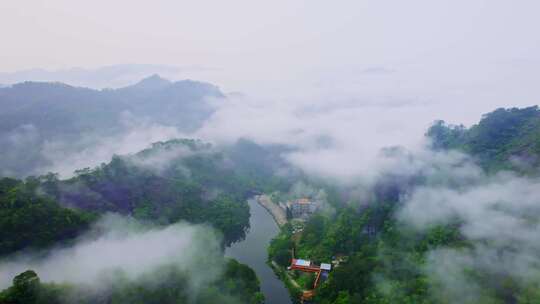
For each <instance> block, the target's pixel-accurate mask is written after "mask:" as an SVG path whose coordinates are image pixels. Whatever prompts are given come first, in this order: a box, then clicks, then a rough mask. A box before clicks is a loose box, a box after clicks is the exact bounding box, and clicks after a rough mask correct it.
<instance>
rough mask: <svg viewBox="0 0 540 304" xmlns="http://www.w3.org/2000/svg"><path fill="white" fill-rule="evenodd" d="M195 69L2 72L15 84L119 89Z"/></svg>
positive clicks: (123, 67)
mask: <svg viewBox="0 0 540 304" xmlns="http://www.w3.org/2000/svg"><path fill="white" fill-rule="evenodd" d="M194 69H197V68H194V67H187V68H186V67H176V66H168V65H157V64H117V65H110V66H104V67H100V68H96V69H84V68H70V69H61V70H45V69H28V70H21V71H15V72H0V83H2V84H6V85H11V84H16V83H19V82H24V81H39V82H63V83H67V84H70V85H73V86H83V87H90V88H96V89H101V88H119V87H124V86H127V85H130V84H132V83H134V82H136V81H138V80H139V79H141V78H144V77H147V76H148V75H152V74H160V75H163V76H165V77H172V78H174V79H176V78H177V77H178V76H179V75H180V74H181V73H182V72H185V71H193V70H194ZM199 69H200V68H199Z"/></svg>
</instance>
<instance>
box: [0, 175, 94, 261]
mask: <svg viewBox="0 0 540 304" xmlns="http://www.w3.org/2000/svg"><path fill="white" fill-rule="evenodd" d="M38 187H39V182H38V181H37V180H35V179H32V180H28V181H27V182H23V181H19V180H15V179H10V178H3V179H0V256H3V255H6V254H9V253H12V252H15V251H18V250H23V249H42V248H46V247H49V246H51V245H52V244H55V243H58V242H62V241H67V240H70V239H73V238H75V237H76V236H78V235H79V234H80V233H82V232H83V231H85V230H86V229H88V227H89V226H90V223H91V222H92V221H93V220H94V219H95V216H94V215H93V214H91V213H88V212H85V211H80V210H72V209H68V208H64V207H62V206H60V205H59V204H58V203H57V202H56V201H55V200H53V199H49V198H45V197H43V196H39V195H36V194H35V193H36V190H37V188H38Z"/></svg>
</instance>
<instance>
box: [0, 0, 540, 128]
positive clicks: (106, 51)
mask: <svg viewBox="0 0 540 304" xmlns="http://www.w3.org/2000/svg"><path fill="white" fill-rule="evenodd" d="M539 12H540V1H536V0H519V1H505V0H490V1H488V0H485V1H483V0H448V1H434V0H409V1H386V0H377V1H360V0H357V1H338V2H336V1H315V0H305V1H301V0H294V1H291V0H283V1H281V0H274V1H264V2H263V1H247V0H246V1H235V0H231V1H206V0H201V1H179V0H161V1H159V0H158V1H133V0H129V1H128V0H115V1H105V0H95V1H74V0H54V1H49V0H33V1H30V0H28V1H19V0H3V1H1V2H0V36H1V39H2V40H1V41H2V47H1V50H0V52H1V58H2V60H0V71H4V72H6V71H15V70H21V69H28V68H38V67H39V68H48V69H61V68H70V67H86V68H96V67H100V66H104V65H111V64H119V63H152V64H166V65H174V66H200V67H206V68H210V69H207V70H201V71H198V70H197V69H194V70H193V71H192V72H190V73H187V74H183V75H180V77H189V78H196V79H200V80H206V81H210V82H213V83H215V84H217V85H219V86H220V87H221V88H222V89H224V90H225V91H242V92H247V93H250V94H253V95H259V96H266V97H268V96H275V97H279V98H304V99H306V98H317V99H326V100H327V101H328V102H331V101H332V99H336V98H337V99H340V100H341V101H340V102H343V100H345V101H346V102H352V103H354V102H355V100H362V102H372V103H380V102H387V103H388V102H390V103H404V102H420V103H422V102H427V103H443V104H445V105H449V104H451V103H459V104H460V105H465V104H466V105H467V109H466V110H465V109H463V107H461V106H460V107H458V108H460V109H457V110H456V109H454V111H453V112H451V113H447V114H445V115H443V116H445V117H442V118H448V119H451V120H452V119H458V118H459V119H461V121H460V122H464V123H470V122H473V121H476V120H477V119H478V117H479V115H480V114H481V113H483V112H486V111H488V110H491V109H493V108H494V107H497V106H505V105H506V106H523V105H531V104H537V103H538V94H537V91H538V89H537V88H538V79H539V77H538V70H539V68H540V33H539V32H538V29H540V18H538V13H539ZM299 96H300V97H299ZM347 100H349V101H347ZM452 108H455V107H452ZM469 113H470V114H469Z"/></svg>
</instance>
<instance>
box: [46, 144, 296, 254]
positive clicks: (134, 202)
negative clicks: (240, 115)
mask: <svg viewBox="0 0 540 304" xmlns="http://www.w3.org/2000/svg"><path fill="white" fill-rule="evenodd" d="M254 147H258V146H256V145H255V144H252V143H250V142H247V141H240V142H239V143H238V144H237V145H236V146H234V147H231V148H230V149H229V150H227V151H226V152H223V151H217V150H215V149H214V148H213V147H212V146H211V145H209V144H205V143H203V142H201V141H196V140H188V139H181V140H180V139H179V140H171V141H167V142H158V143H155V144H153V145H152V147H151V148H149V149H146V150H143V151H141V152H139V153H137V154H135V155H130V156H115V157H113V159H112V160H111V162H110V163H108V164H102V165H101V166H100V167H97V168H94V169H89V168H87V169H83V170H79V171H77V176H76V177H74V178H71V179H69V180H65V181H60V180H58V179H57V178H56V177H55V176H54V175H48V176H46V177H44V178H42V182H43V185H42V186H43V190H44V191H45V192H46V193H47V194H49V195H50V196H52V197H54V198H55V199H57V200H59V201H60V202H61V203H62V204H64V205H67V206H73V207H76V208H79V209H83V210H93V211H99V212H105V211H113V212H119V213H123V214H131V215H134V216H135V217H137V218H140V219H145V220H151V221H157V222H159V223H163V224H168V223H174V222H177V221H180V220H185V221H188V222H191V223H202V222H205V223H209V224H211V225H213V226H214V227H215V228H217V229H218V230H219V231H221V232H222V233H223V235H224V241H225V243H226V244H229V243H231V242H235V241H237V240H240V239H242V238H243V237H244V236H245V231H246V230H247V229H248V228H249V207H248V205H247V204H246V203H245V200H246V198H247V197H248V196H250V195H252V193H254V192H257V191H260V190H269V189H280V187H281V188H284V187H287V186H288V183H287V182H286V181H285V180H283V179H277V178H275V177H274V174H273V171H272V170H273V169H272V167H267V168H266V169H265V168H264V166H262V167H261V169H260V170H256V167H255V166H256V164H255V161H252V162H250V161H245V162H244V160H246V159H247V158H246V157H244V155H245V154H246V153H250V152H251V151H252V150H253V149H256V148H254ZM257 149H261V148H257ZM257 155H258V160H260V161H262V162H263V163H264V162H266V163H272V162H271V161H270V160H268V161H265V160H264V157H263V156H264V150H261V151H258V152H257ZM261 155H263V156H261ZM272 164H274V163H272Z"/></svg>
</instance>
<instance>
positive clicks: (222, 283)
mask: <svg viewBox="0 0 540 304" xmlns="http://www.w3.org/2000/svg"><path fill="white" fill-rule="evenodd" d="M263 301H264V296H263V295H262V293H261V292H260V288H259V281H258V280H257V277H256V275H255V273H254V272H253V270H251V269H250V268H249V267H247V266H245V265H243V264H240V263H238V262H236V261H234V260H228V261H227V262H226V264H225V270H224V272H223V273H222V274H221V275H220V276H218V277H216V278H214V280H213V281H212V282H210V283H209V284H207V285H204V286H198V287H193V286H190V283H189V274H186V273H183V272H182V271H180V270H177V269H176V268H175V267H172V266H171V267H162V268H160V269H159V270H157V271H154V272H152V273H147V274H145V275H144V277H143V278H140V279H139V280H135V281H133V280H128V279H126V278H125V277H123V276H122V274H120V273H115V274H114V277H113V278H112V283H111V285H110V286H108V289H107V290H105V291H100V292H92V291H89V290H87V289H85V286H75V285H69V284H67V285H58V284H50V283H41V282H40V280H39V277H38V275H37V274H36V273H35V272H34V271H32V270H28V271H26V272H24V273H22V274H19V275H18V276H16V277H15V278H14V279H13V286H12V287H10V288H8V289H6V290H4V291H2V292H0V304H18V303H21V304H23V303H24V304H54V303H84V304H85V303H88V304H95V303H112V304H114V303H119V304H120V303H141V304H142V303H145V304H152V303H155V304H166V303H197V304H205V303H246V304H260V303H263Z"/></svg>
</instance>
